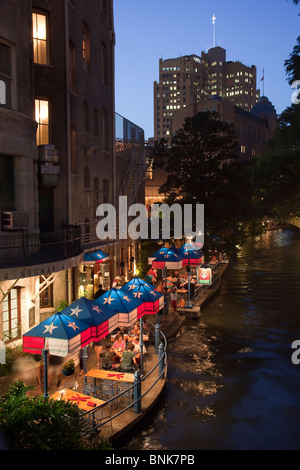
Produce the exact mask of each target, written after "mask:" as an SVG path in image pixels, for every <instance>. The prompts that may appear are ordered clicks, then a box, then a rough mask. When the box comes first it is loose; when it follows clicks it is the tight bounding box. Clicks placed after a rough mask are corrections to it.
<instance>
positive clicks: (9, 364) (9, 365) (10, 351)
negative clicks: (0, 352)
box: [0, 346, 27, 377]
mask: <svg viewBox="0 0 300 470" xmlns="http://www.w3.org/2000/svg"><path fill="white" fill-rule="evenodd" d="M26 355H27V354H26V353H25V352H24V351H23V348H22V346H14V347H6V348H5V364H0V377H4V376H7V375H10V374H11V373H12V369H13V365H14V363H15V361H16V360H17V359H18V358H19V357H25V356H26Z"/></svg>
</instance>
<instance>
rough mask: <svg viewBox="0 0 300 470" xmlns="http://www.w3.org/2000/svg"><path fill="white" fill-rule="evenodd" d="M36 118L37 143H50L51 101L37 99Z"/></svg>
mask: <svg viewBox="0 0 300 470" xmlns="http://www.w3.org/2000/svg"><path fill="white" fill-rule="evenodd" d="M35 120H36V122H37V123H38V129H37V133H36V143H37V145H44V144H49V101H46V100H35Z"/></svg>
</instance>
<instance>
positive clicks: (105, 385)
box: [99, 380, 118, 401]
mask: <svg viewBox="0 0 300 470" xmlns="http://www.w3.org/2000/svg"><path fill="white" fill-rule="evenodd" d="M99 390H100V398H101V400H105V401H106V400H109V399H110V398H113V397H115V396H116V395H117V394H118V383H117V382H116V381H115V380H103V381H101V383H100V387H99Z"/></svg>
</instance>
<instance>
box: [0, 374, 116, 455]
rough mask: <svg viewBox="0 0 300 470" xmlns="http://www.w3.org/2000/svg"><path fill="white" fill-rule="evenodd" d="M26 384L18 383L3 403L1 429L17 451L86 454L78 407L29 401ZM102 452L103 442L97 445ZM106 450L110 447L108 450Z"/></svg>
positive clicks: (88, 446)
mask: <svg viewBox="0 0 300 470" xmlns="http://www.w3.org/2000/svg"><path fill="white" fill-rule="evenodd" d="M31 388H32V387H26V386H25V385H24V384H23V382H15V384H14V385H13V386H11V387H10V389H9V390H8V392H7V394H6V396H5V397H3V398H2V399H1V401H0V426H1V428H2V431H3V434H4V436H5V438H6V439H7V441H8V445H9V447H10V448H11V449H14V450H87V449H92V448H95V447H96V446H93V444H94V442H93V441H91V442H90V443H89V444H87V443H85V442H84V441H83V440H82V438H81V434H82V433H83V431H84V430H85V424H84V422H83V421H82V420H80V419H79V409H78V407H77V405H74V404H72V403H70V402H67V401H64V400H61V401H58V400H51V399H45V398H43V397H41V396H39V397H33V398H31V397H28V396H27V392H28V391H29V390H30V389H31ZM98 448H103V442H102V441H101V442H99V443H98ZM106 448H107V449H108V448H109V447H106Z"/></svg>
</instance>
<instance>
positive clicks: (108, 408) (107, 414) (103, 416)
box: [95, 402, 113, 432]
mask: <svg viewBox="0 0 300 470" xmlns="http://www.w3.org/2000/svg"><path fill="white" fill-rule="evenodd" d="M112 405H113V404H112V402H110V403H107V404H106V405H104V406H103V407H102V408H100V409H99V410H98V411H97V416H96V417H95V419H96V422H97V424H100V425H101V424H102V422H105V421H107V420H108V419H110V418H111V415H112V409H113V406H112ZM110 427H111V432H113V425H112V420H110Z"/></svg>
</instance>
